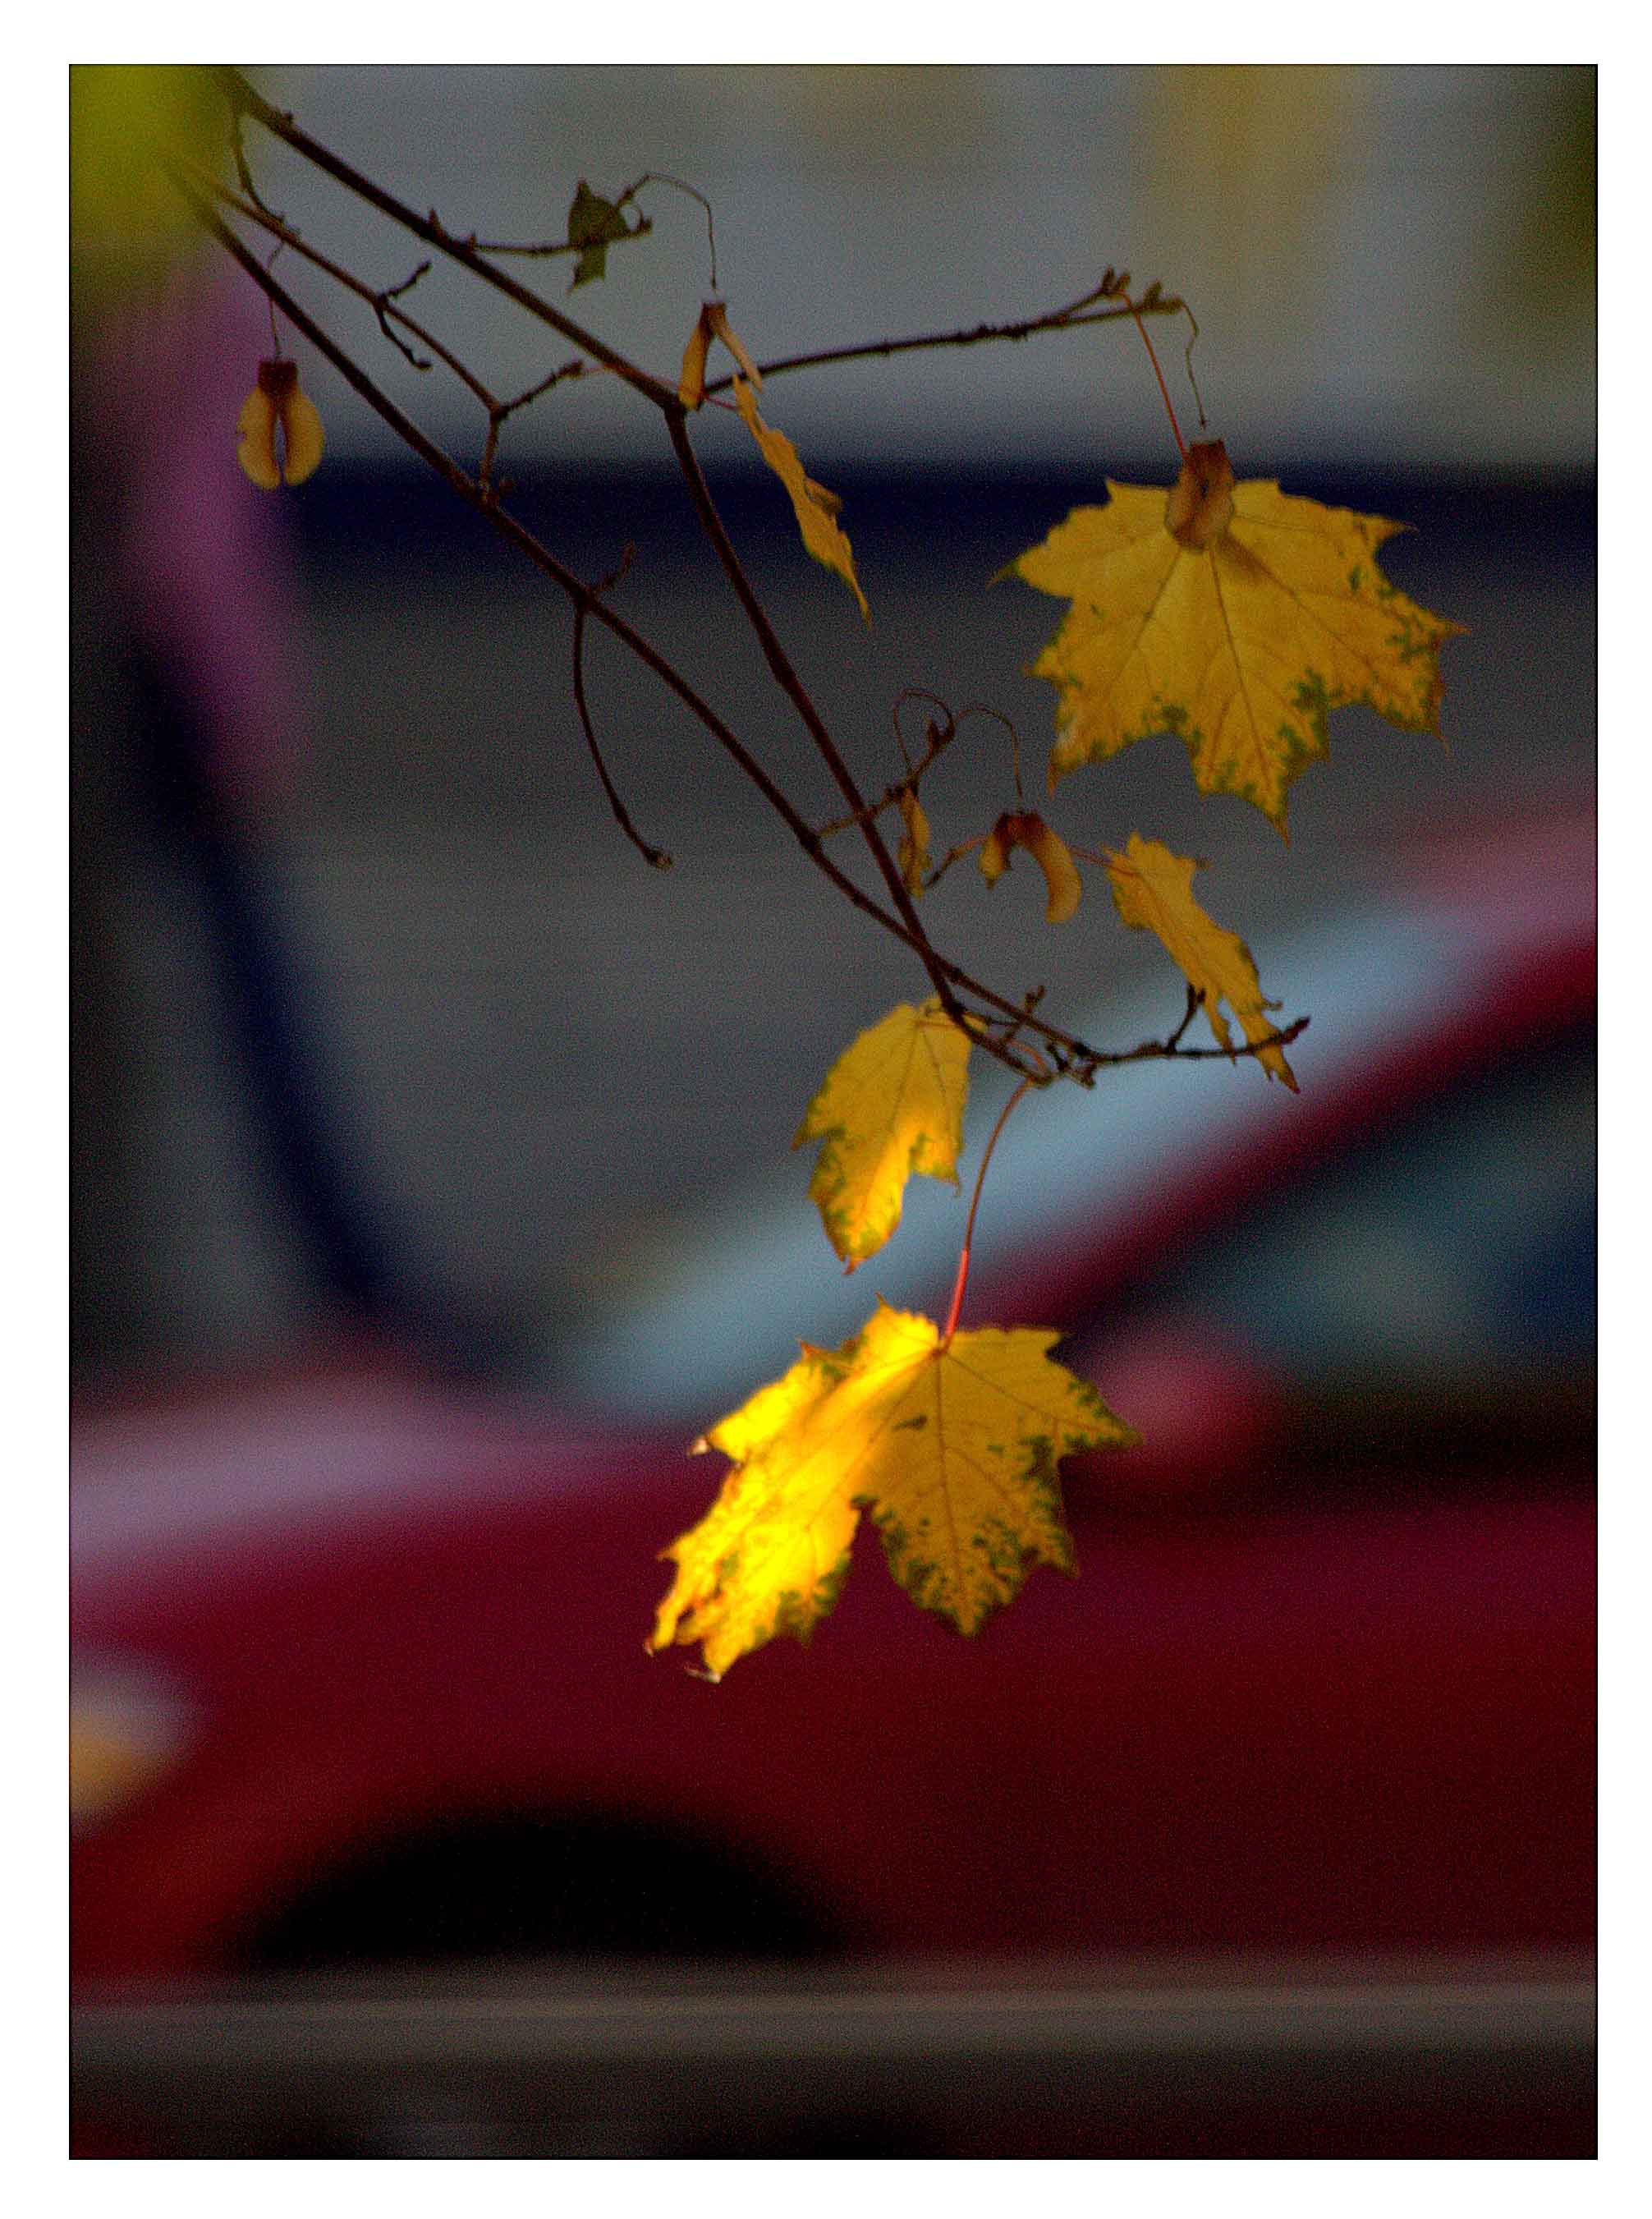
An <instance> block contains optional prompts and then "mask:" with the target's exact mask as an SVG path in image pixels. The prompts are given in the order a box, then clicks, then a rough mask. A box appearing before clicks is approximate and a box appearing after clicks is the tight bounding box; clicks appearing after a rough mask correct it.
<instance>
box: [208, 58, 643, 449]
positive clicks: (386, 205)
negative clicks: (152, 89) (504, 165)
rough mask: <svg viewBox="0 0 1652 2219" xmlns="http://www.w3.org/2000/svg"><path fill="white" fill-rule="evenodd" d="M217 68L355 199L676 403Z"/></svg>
mask: <svg viewBox="0 0 1652 2219" xmlns="http://www.w3.org/2000/svg"><path fill="white" fill-rule="evenodd" d="M215 74H216V76H217V78H218V82H219V84H220V86H221V87H222V88H223V90H224V92H225V94H226V96H227V98H228V100H229V103H230V105H231V107H232V108H233V109H234V110H235V111H236V112H237V114H238V115H250V116H251V117H252V120H253V121H254V122H256V123H261V124H262V125H263V126H264V129H265V130H266V131H268V132H270V134H271V135H272V136H273V137H275V138H277V139H279V140H282V142H283V145H285V146H290V147H291V148H292V150H293V152H295V154H301V155H302V156H303V157H304V158H305V160H306V161H307V162H311V163H313V164H314V165H315V167H316V168H317V169H318V170H321V171H325V172H326V175H327V176H328V177H332V179H333V180H334V181H335V183H338V184H341V185H343V186H344V187H345V190H346V191H348V192H351V193H354V194H355V195H356V196H357V199H358V200H363V201H365V202H367V203H368V205H369V206H370V208H377V209H378V210H379V212H380V214H382V215H387V216H388V217H389V218H390V220H391V221H392V222H394V223H399V224H400V225H401V227H402V228H403V229H404V230H405V231H410V232H412V233H413V236H414V238H415V239H423V240H424V242H425V245H426V246H433V247H435V248H436V249H437V250H438V252H440V253H443V254H445V255H447V256H448V257H449V258H450V259H451V260H453V261H455V262H456V263H458V264H460V265H461V267H462V268H463V269H466V270H469V271H470V273H471V275H472V276H473V277H480V278H481V281H482V283H484V284H485V285H491V286H492V287H493V288H494V290H495V291H496V292H500V293H503V294H504V295H506V298H507V299H509V300H512V301H515V302H516V304H517V306H518V307H519V308H523V309H525V310H526V312H527V314H529V315H531V316H537V318H538V319H539V320H540V322H541V323H545V324H549V325H550V327H551V329H552V330H553V331H556V332H560V333H562V337H563V338H564V339H568V341H570V342H571V344H572V345H574V346H576V347H578V348H580V349H581V351H582V352H584V353H586V354H588V355H589V356H590V357H592V358H593V361H596V362H599V363H602V364H604V365H605V366H606V368H607V369H609V370H612V371H613V373H614V374H615V376H617V377H622V378H624V381H625V382H626V384H628V385H630V386H632V387H634V388H635V389H636V390H637V392H638V393H640V394H642V395H643V396H644V397H645V398H646V399H648V400H649V401H653V402H654V404H655V407H666V406H667V405H668V404H669V405H672V406H675V405H677V389H676V388H675V386H673V385H667V384H666V383H665V382H663V381H662V380H661V379H660V378H657V377H655V376H653V375H652V374H651V373H650V372H649V371H648V370H643V369H641V368H639V367H638V365H637V364H636V363H634V362H631V361H629V360H628V359H627V358H626V357H625V356H624V355H623V354H621V353H619V352H618V350H617V349H615V348H613V347H611V346H610V345H608V343H607V342H606V339H599V338H598V337H597V335H596V333H594V332H590V331H587V329H586V328H585V326H583V325H582V324H579V323H576V322H575V321H574V319H573V318H572V317H571V316H568V315H565V314H563V312H562V310H561V309H560V308H554V307H553V306H552V305H551V303H550V301H547V300H544V299H543V297H542V296H541V295H539V294H537V293H536V292H534V291H533V290H532V289H531V287H529V286H526V285H524V284H522V283H519V281H518V280H517V279H516V278H514V277H512V276H511V274H510V272H509V271H508V270H499V269H496V268H495V267H494V264H492V263H491V262H489V261H488V260H486V259H485V258H484V257H483V256H482V255H481V254H480V253H478V252H477V251H476V248H475V246H474V244H472V243H471V242H470V241H469V240H468V239H460V238H457V237H456V236H455V235H454V233H451V232H450V231H449V230H448V229H447V228H446V227H445V226H444V224H443V223H442V221H440V219H439V218H438V216H437V214H436V213H435V211H434V210H433V209H432V211H431V213H430V214H428V215H420V214H419V213H418V212H417V210H416V209H413V208H409V207H408V206H407V202H405V201H399V200H398V199H397V198H396V197H395V195H394V193H388V192H386V191H385V190H384V188H383V186H382V185H378V184H375V183H374V182H373V180H372V178H371V177H366V176H363V173H362V171H359V170H357V169H355V168H353V167H352V166H351V164H350V163H348V162H346V161H344V160H343V159H341V158H340V157H339V156H338V155H337V154H335V153H333V152H332V151H331V149H330V148H328V147H326V146H322V145H321V143H320V140H315V139H312V138H311V137H310V135H309V134H308V132H307V131H303V130H301V129H300V128H299V127H298V125H297V124H296V123H295V122H294V121H293V119H292V117H291V116H290V115H284V114H283V112H282V110H281V109H278V108H272V107H271V106H270V103H269V102H268V101H267V100H265V99H264V96H263V95H262V94H261V93H260V92H259V91H258V88H257V87H256V86H255V85H254V84H252V82H251V81H250V80H249V79H248V78H245V76H243V74H242V73H241V71H239V70H238V69H230V68H227V67H224V68H220V69H218V70H217V71H215Z"/></svg>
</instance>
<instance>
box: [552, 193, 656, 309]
mask: <svg viewBox="0 0 1652 2219" xmlns="http://www.w3.org/2000/svg"><path fill="white" fill-rule="evenodd" d="M648 229H649V222H648V219H647V217H646V216H639V217H638V218H637V224H636V227H635V228H633V227H632V226H631V225H630V224H628V223H627V222H626V221H625V218H624V214H622V213H621V210H620V208H619V205H618V202H615V201H610V200H605V199H604V198H603V196H602V195H601V194H600V193H593V191H592V190H591V188H590V186H589V185H587V183H586V182H585V179H584V178H583V177H581V179H580V182H579V186H578V189H577V190H576V191H575V193H574V200H573V204H572V206H571V207H570V208H569V209H568V245H569V246H571V247H573V248H574V250H575V251H576V252H577V253H578V255H579V260H578V261H577V262H576V263H575V264H574V276H573V278H572V280H571V282H570V283H569V285H568V291H569V292H570V293H571V292H572V291H573V290H574V286H576V285H585V284H588V283H589V282H590V281H591V279H592V278H593V277H606V276H607V274H608V249H609V248H610V247H611V246H617V245H618V242H619V241H620V240H621V239H640V238H641V237H642V236H643V233H644V232H645V231H647V230H648Z"/></svg>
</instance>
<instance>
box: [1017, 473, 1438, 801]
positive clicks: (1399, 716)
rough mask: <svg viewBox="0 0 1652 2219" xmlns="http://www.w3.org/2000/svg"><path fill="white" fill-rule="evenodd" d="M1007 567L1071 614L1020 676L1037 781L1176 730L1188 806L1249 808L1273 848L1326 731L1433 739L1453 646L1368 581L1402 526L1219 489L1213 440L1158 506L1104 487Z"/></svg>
mask: <svg viewBox="0 0 1652 2219" xmlns="http://www.w3.org/2000/svg"><path fill="white" fill-rule="evenodd" d="M1107 490H1108V495H1109V499H1108V504H1107V506H1106V507H1104V508H1075V509H1074V510H1073V511H1072V513H1071V515H1070V516H1069V517H1068V518H1067V519H1066V521H1065V523H1064V524H1059V525H1057V526H1056V528H1055V530H1054V531H1053V532H1051V534H1050V536H1049V538H1047V539H1046V540H1045V541H1044V543H1043V544H1042V545H1041V546H1039V547H1034V548H1029V549H1028V551H1027V552H1026V553H1025V554H1024V555H1021V556H1017V557H1016V559H1015V562H1014V563H1011V564H1010V565H1009V569H1011V570H1013V571H1014V572H1015V574H1016V575H1017V576H1019V577H1022V578H1024V579H1025V580H1026V581H1027V582H1028V585H1030V586H1036V587H1038V588H1039V589H1040V592H1042V593H1046V594H1059V595H1061V596H1064V597H1065V598H1066V599H1068V600H1071V603H1072V606H1071V610H1070V611H1069V612H1068V613H1067V616H1066V618H1065V620H1064V621H1063V623H1062V625H1061V628H1060V630H1059V631H1058V632H1057V633H1056V635H1055V637H1054V638H1053V639H1052V640H1051V642H1050V643H1049V645H1048V646H1047V647H1046V649H1045V650H1044V652H1043V653H1042V654H1041V655H1040V656H1039V658H1038V661H1037V662H1035V663H1034V664H1033V666H1032V668H1033V672H1034V675H1035V676H1037V677H1040V678H1047V679H1049V680H1050V681H1051V682H1052V683H1053V685H1054V686H1056V687H1058V688H1059V695H1060V698H1059V703H1058V705H1057V710H1056V724H1057V732H1058V737H1057V739H1056V743H1055V747H1054V749H1053V751H1052V753H1051V756H1050V783H1051V785H1052V786H1054V784H1055V782H1056V780H1058V779H1059V778H1060V777H1062V776H1063V775H1064V774H1065V773H1066V772H1068V771H1070V770H1073V769H1076V768H1078V765H1079V764H1081V763H1086V762H1096V761H1101V760H1102V759H1103V758H1104V757H1106V756H1108V755H1116V754H1117V753H1118V751H1119V749H1121V748H1123V747H1127V746H1128V745H1129V743H1131V741H1133V740H1140V739H1145V738H1146V737H1147V736H1148V735H1149V734H1150V733H1153V732H1174V733H1176V734H1177V736H1178V737H1180V738H1181V739H1182V740H1183V742H1184V743H1186V746H1187V749H1188V752H1189V755H1191V757H1192V759H1193V770H1194V776H1195V778H1196V780H1197V782H1198V786H1199V789H1200V791H1201V792H1202V793H1236V794H1239V795H1241V796H1242V797H1243V798H1244V799H1245V800H1247V801H1253V802H1254V803H1255V804H1256V805H1257V807H1258V809H1260V810H1261V811H1263V812H1264V815H1266V816H1267V817H1270V818H1271V819H1272V821H1273V822H1274V824H1276V825H1277V826H1278V827H1279V830H1281V832H1283V831H1284V830H1285V795H1286V790H1287V788H1288V787H1289V784H1290V781H1291V780H1292V779H1294V778H1295V776H1296V774H1297V773H1298V772H1299V771H1301V770H1302V769H1303V768H1306V766H1307V764H1308V763H1310V762H1311V761H1314V758H1315V757H1316V756H1319V755H1324V754H1325V753H1326V745H1327V743H1326V716H1327V715H1328V713H1329V712H1330V711H1331V710H1332V709H1339V708H1342V707H1344V706H1345V705H1347V704H1349V703H1350V702H1355V701H1363V702H1364V703H1366V704H1367V705H1369V707H1371V708H1373V709H1375V710H1376V711H1377V712H1378V713H1379V714H1380V715H1382V716H1383V717H1385V718H1387V719H1388V722H1389V723H1390V724H1397V725H1399V726H1400V727H1401V729H1402V730H1407V731H1424V732H1432V731H1438V729H1439V724H1438V718H1439V702H1440V690H1441V689H1440V675H1439V650H1440V647H1441V646H1442V644H1443V643H1444V641H1446V640H1448V639H1450V638H1451V637H1453V636H1454V635H1455V634H1456V633H1458V632H1460V631H1463V626H1462V625H1457V624H1452V623H1451V622H1450V621H1449V619H1447V618H1444V617H1437V616H1433V615H1431V614H1430V612H1428V610H1426V609H1425V608H1420V607H1419V606H1418V604H1417V603H1416V602H1415V601H1413V600H1408V599H1407V596H1406V595H1405V594H1402V593H1400V591H1399V589H1398V588H1397V587H1394V586H1393V585H1391V584H1390V583H1389V582H1388V580H1387V579H1386V578H1385V577H1384V576H1383V575H1382V570H1381V569H1379V567H1378V565H1377V562H1376V550H1377V549H1378V548H1379V547H1380V546H1381V545H1382V543H1383V541H1384V540H1385V539H1388V538H1390V537H1391V536H1392V535H1393V534H1394V532H1396V531H1400V530H1401V529H1402V528H1403V527H1402V526H1401V525H1397V524H1391V523H1389V522H1388V520H1387V519H1385V518H1382V517H1380V516H1360V515H1357V514H1356V513H1355V512H1354V511H1353V510H1352V509H1347V508H1326V507H1322V506H1321V504H1320V502H1318V501H1316V500H1302V499H1301V498H1299V497H1297V496H1295V495H1293V494H1282V493H1281V492H1280V490H1279V488H1278V485H1277V483H1276V482H1275V481H1274V480H1272V479H1264V478H1252V479H1248V480H1246V481H1245V482H1244V483H1243V484H1237V485H1236V484H1235V483H1234V481H1233V469H1232V468H1231V466H1230V465H1229V463H1228V460H1227V453H1226V451H1225V450H1224V449H1223V447H1222V445H1221V444H1220V441H1219V440H1212V441H1210V442H1208V443H1205V444H1196V445H1194V446H1192V447H1190V448H1189V451H1188V459H1187V463H1186V465H1185V467H1184V468H1183V471H1182V475H1181V476H1180V478H1179V479H1178V480H1177V483H1176V485H1175V486H1174V487H1173V488H1171V493H1170V495H1169V497H1168V499H1167V498H1166V496H1165V494H1164V490H1163V488H1159V487H1154V486H1128V485H1115V484H1114V483H1113V482H1112V481H1111V480H1109V482H1108V488H1107Z"/></svg>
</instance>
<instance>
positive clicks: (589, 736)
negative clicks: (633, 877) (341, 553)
mask: <svg viewBox="0 0 1652 2219" xmlns="http://www.w3.org/2000/svg"><path fill="white" fill-rule="evenodd" d="M636 552H637V550H636V549H635V548H634V547H627V548H626V550H625V552H624V555H623V556H621V557H620V560H619V566H618V569H615V570H613V571H611V572H610V574H609V575H608V576H607V577H606V578H605V579H604V580H603V581H602V582H601V583H600V585H597V586H593V587H592V588H591V590H592V592H593V594H606V592H607V591H608V590H609V588H610V587H613V586H617V585H618V582H619V581H620V580H621V579H622V578H623V577H624V575H625V573H626V571H627V570H629V569H630V566H631V558H632V556H634V555H635V554H636ZM589 613H590V611H589V610H588V608H587V606H585V604H584V603H581V604H580V606H578V607H576V608H575V610H574V705H575V706H576V707H577V708H578V710H579V712H580V722H581V724H583V725H584V727H585V743H586V745H587V747H588V748H589V749H590V750H591V760H592V761H593V763H594V764H595V765H596V767H597V776H598V777H599V779H600V780H602V790H603V792H604V793H606V795H607V797H608V806H609V807H610V809H612V811H613V812H614V822H615V823H616V824H618V827H619V829H620V830H621V831H622V832H623V833H624V835H625V837H626V838H627V839H628V840H629V841H630V843H631V845H632V847H633V848H636V849H637V853H638V854H639V855H641V856H642V858H643V861H644V862H646V863H649V864H650V865H651V866H652V867H653V868H654V869H655V870H656V871H668V870H669V869H670V868H671V857H670V856H669V855H668V854H667V853H666V851H665V849H664V848H654V847H650V846H649V842H647V841H646V840H645V839H644V838H643V836H642V834H641V833H640V832H639V831H638V830H637V827H636V825H635V824H632V822H631V819H630V811H629V810H627V808H626V806H625V805H624V802H623V801H622V800H621V799H620V798H619V795H618V792H617V791H616V790H615V786H614V782H613V780H612V778H610V777H609V775H608V766H607V764H606V762H604V761H603V759H602V749H600V748H599V746H598V744H597V735H596V728H595V727H594V725H593V724H592V722H591V711H590V708H589V706H588V705H587V702H586V699H585V621H586V618H587V616H588V615H589Z"/></svg>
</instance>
